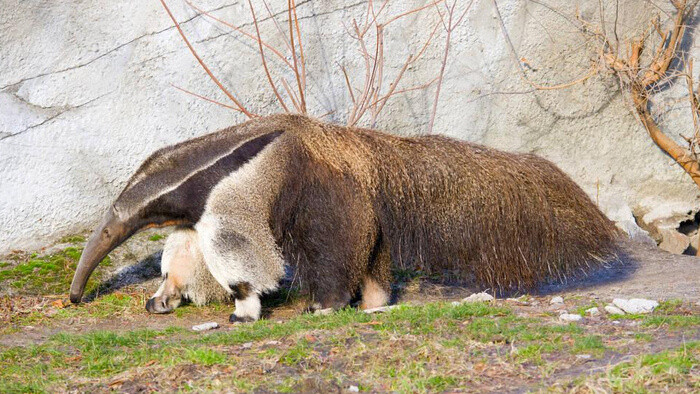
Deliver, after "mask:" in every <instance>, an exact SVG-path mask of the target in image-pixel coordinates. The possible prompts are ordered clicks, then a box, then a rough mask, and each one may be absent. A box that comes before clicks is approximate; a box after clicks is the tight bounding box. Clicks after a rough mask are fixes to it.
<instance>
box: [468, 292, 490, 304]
mask: <svg viewBox="0 0 700 394" xmlns="http://www.w3.org/2000/svg"><path fill="white" fill-rule="evenodd" d="M491 301H493V296H492V295H491V294H489V293H474V294H472V295H470V296H469V297H465V298H463V299H462V302H463V303H464V302H491Z"/></svg>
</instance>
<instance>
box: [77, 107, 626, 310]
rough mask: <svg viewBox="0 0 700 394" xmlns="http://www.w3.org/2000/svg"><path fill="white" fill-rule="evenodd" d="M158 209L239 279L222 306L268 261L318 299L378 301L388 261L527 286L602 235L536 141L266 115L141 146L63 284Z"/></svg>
mask: <svg viewBox="0 0 700 394" xmlns="http://www.w3.org/2000/svg"><path fill="white" fill-rule="evenodd" d="M171 223H178V224H179V225H181V226H184V227H189V228H192V229H193V230H194V231H195V232H196V234H197V239H198V241H199V242H198V246H199V247H201V253H202V259H203V261H205V263H206V266H207V268H208V269H209V271H210V272H211V274H212V275H213V277H214V278H215V279H216V280H217V282H218V283H219V284H220V285H221V286H223V287H224V288H226V289H227V290H228V289H238V290H241V289H243V290H245V291H243V292H239V294H238V297H236V314H235V316H232V320H234V321H247V320H250V319H257V318H258V317H259V314H260V302H259V296H260V295H261V294H262V293H264V292H267V291H271V290H274V289H275V288H276V287H277V286H278V282H279V280H280V279H281V277H282V275H283V274H284V264H288V265H291V266H293V267H295V272H296V278H297V279H298V281H299V282H300V283H301V284H302V285H303V286H304V288H306V289H307V290H308V291H309V293H310V294H311V296H312V297H313V303H314V304H318V305H319V306H320V307H322V308H329V307H334V308H338V307H342V306H345V305H347V304H348V302H349V301H350V299H351V298H352V297H353V296H354V295H355V294H357V293H358V292H362V293H363V294H362V295H363V305H365V306H378V305H377V304H379V303H382V302H385V301H386V300H387V299H388V294H389V290H390V283H391V268H392V266H394V267H400V268H410V269H419V270H422V271H424V272H427V273H437V274H450V275H460V276H461V277H463V278H465V279H467V280H473V281H474V282H475V283H476V284H477V285H478V286H481V287H482V288H485V289H491V290H493V291H497V292H508V291H518V290H529V289H533V288H535V287H537V286H538V285H540V284H543V283H545V282H550V281H561V280H565V279H566V278H569V277H573V276H578V275H585V274H587V273H589V272H591V271H592V270H594V269H596V268H598V267H601V266H602V265H603V263H604V262H606V261H611V260H613V259H614V258H615V251H616V242H615V241H616V237H617V236H618V231H617V230H616V228H615V226H614V224H613V223H612V222H611V221H609V220H608V219H607V218H606V217H605V216H604V215H603V214H602V213H601V212H600V211H599V210H598V209H597V207H596V206H595V205H594V204H593V203H592V202H591V201H590V199H589V198H588V196H587V195H586V194H585V193H584V192H583V191H582V190H581V189H580V188H579V187H578V186H577V185H576V184H575V183H574V182H573V181H572V180H571V179H570V178H569V177H568V176H566V174H564V173H563V172H562V171H561V170H559V169H558V168H557V167H556V166H554V165H553V164H552V163H550V162H548V161H546V160H544V159H541V158H539V157H537V156H534V155H528V154H514V153H505V152H501V151H498V150H495V149H491V148H487V147H484V146H480V145H476V144H471V143H467V142H463V141H457V140H453V139H450V138H446V137H440V136H423V137H410V138H409V137H399V136H395V135H391V134H386V133H382V132H379V131H375V130H368V129H359V128H350V127H343V126H338V125H331V124H327V123H323V122H320V121H318V120H315V119H312V118H309V117H306V116H301V115H274V116H268V117H264V118H256V119H253V120H251V121H249V122H246V123H243V124H240V125H237V126H233V127H230V128H228V129H224V130H221V131H219V132H216V133H212V134H208V135H205V136H202V137H198V138H196V139H193V140H189V141H185V142H182V143H180V144H177V145H175V146H172V147H169V148H165V149H162V150H159V151H158V152H156V153H155V154H154V155H152V157H151V158H150V159H149V160H148V161H147V162H146V163H145V164H144V165H143V166H142V167H141V169H139V170H138V171H137V172H136V174H135V175H134V176H133V177H132V180H131V181H130V182H129V185H128V186H127V187H126V189H125V190H124V191H123V192H122V194H121V195H120V197H119V198H118V199H117V201H116V202H115V204H114V206H113V207H112V208H111V209H110V211H109V212H108V213H107V216H106V218H105V222H104V223H103V224H102V225H101V226H100V227H98V228H97V230H96V231H95V233H94V235H93V237H91V240H90V241H89V242H88V245H87V246H86V252H85V253H84V254H83V256H82V257H81V261H80V263H79V265H78V270H77V272H76V277H75V278H74V281H73V285H72V287H71V300H73V301H74V302H78V301H79V300H80V297H81V295H82V291H83V289H84V286H85V283H86V282H87V278H88V277H89V275H90V273H91V272H92V269H94V267H95V266H96V265H97V263H98V262H99V261H100V260H101V259H102V258H103V257H104V256H105V255H106V254H107V253H108V252H109V251H110V250H111V249H112V248H114V247H116V245H118V244H119V243H121V242H122V241H123V240H124V239H126V238H128V237H129V236H130V235H131V234H133V233H134V232H136V231H138V230H139V229H141V228H143V227H144V226H150V225H156V226H158V225H167V224H171ZM242 286H243V287H242Z"/></svg>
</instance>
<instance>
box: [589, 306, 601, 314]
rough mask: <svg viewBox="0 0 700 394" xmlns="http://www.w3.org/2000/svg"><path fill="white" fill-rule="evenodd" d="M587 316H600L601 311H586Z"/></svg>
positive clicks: (595, 309)
mask: <svg viewBox="0 0 700 394" xmlns="http://www.w3.org/2000/svg"><path fill="white" fill-rule="evenodd" d="M586 314H587V315H591V316H596V315H600V310H599V309H598V308H596V307H593V308H590V309H586Z"/></svg>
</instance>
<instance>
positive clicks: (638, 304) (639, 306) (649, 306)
mask: <svg viewBox="0 0 700 394" xmlns="http://www.w3.org/2000/svg"><path fill="white" fill-rule="evenodd" d="M613 304H615V306H616V307H618V308H620V309H622V310H623V311H625V312H627V313H650V312H653V311H654V309H656V307H657V306H659V303H658V302H656V301H653V300H645V299H643V298H632V299H630V300H625V299H622V298H615V299H614V300H613Z"/></svg>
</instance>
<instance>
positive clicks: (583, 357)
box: [576, 354, 591, 360]
mask: <svg viewBox="0 0 700 394" xmlns="http://www.w3.org/2000/svg"><path fill="white" fill-rule="evenodd" d="M576 358H578V359H579V360H589V359H590V358H591V355H590V354H577V355H576Z"/></svg>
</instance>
